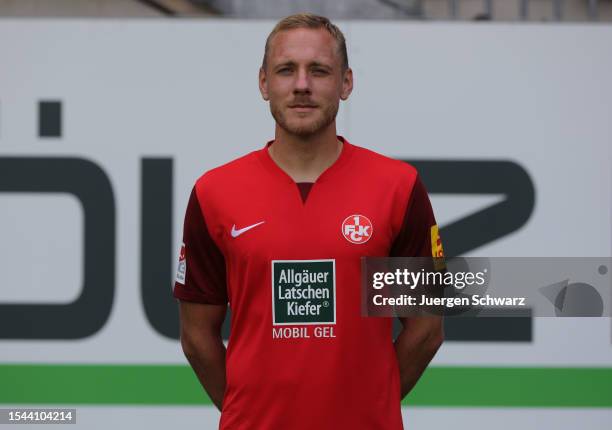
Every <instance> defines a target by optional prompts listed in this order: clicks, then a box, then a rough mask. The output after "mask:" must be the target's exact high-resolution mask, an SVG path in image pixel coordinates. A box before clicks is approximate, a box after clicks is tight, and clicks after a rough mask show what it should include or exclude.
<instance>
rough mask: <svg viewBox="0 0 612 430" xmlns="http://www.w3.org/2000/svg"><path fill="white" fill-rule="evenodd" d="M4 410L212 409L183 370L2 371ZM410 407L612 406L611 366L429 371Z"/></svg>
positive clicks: (16, 367) (18, 367) (15, 367)
mask: <svg viewBox="0 0 612 430" xmlns="http://www.w3.org/2000/svg"><path fill="white" fill-rule="evenodd" d="M0 404H77V405H78V404H81V405H211V402H210V400H209V399H208V398H207V397H206V396H205V394H204V393H203V390H202V389H201V388H200V385H199V383H198V381H197V379H196V377H195V376H194V374H193V372H192V370H191V368H189V367H188V366H184V365H27V364H4V365H0ZM404 404H406V405H415V406H447V407H489V406H490V407H495V406H498V407H605V408H610V407H612V368H556V367H555V368H545V367H538V368H505V367H444V366H437V367H431V368H429V369H428V370H427V371H426V372H425V374H424V375H423V377H422V378H421V381H419V384H418V385H417V387H416V388H415V389H414V391H413V392H412V393H411V394H410V395H409V396H408V397H407V398H406V399H405V400H404Z"/></svg>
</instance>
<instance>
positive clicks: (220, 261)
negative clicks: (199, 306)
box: [173, 188, 228, 305]
mask: <svg viewBox="0 0 612 430" xmlns="http://www.w3.org/2000/svg"><path fill="white" fill-rule="evenodd" d="M173 294H174V297H176V298H177V299H180V300H185V301H188V302H198V303H205V304H212V305H224V304H227V302H228V298H227V285H226V276H225V258H224V257H223V254H222V253H221V250H219V248H218V247H217V245H216V244H215V242H214V240H213V239H212V237H211V236H210V233H209V231H208V228H207V226H206V221H205V219H204V215H203V213H202V209H201V207H200V203H199V201H198V197H197V194H196V191H195V188H194V189H193V190H192V192H191V195H190V196H189V203H188V204H187V211H186V213H185V223H184V225H183V245H182V247H181V254H180V256H179V264H178V271H177V275H176V281H175V284H174V292H173Z"/></svg>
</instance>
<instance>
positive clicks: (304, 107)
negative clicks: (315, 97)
mask: <svg viewBox="0 0 612 430" xmlns="http://www.w3.org/2000/svg"><path fill="white" fill-rule="evenodd" d="M316 108H317V106H316V105H309V104H295V105H289V109H291V110H294V111H295V112H311V111H313V110H314V109H316Z"/></svg>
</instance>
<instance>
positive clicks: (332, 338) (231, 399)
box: [174, 137, 440, 430]
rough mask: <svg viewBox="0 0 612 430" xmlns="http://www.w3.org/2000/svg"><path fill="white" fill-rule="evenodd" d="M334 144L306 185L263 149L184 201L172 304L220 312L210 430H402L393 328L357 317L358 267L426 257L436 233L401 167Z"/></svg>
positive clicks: (201, 183)
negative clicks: (222, 350)
mask: <svg viewBox="0 0 612 430" xmlns="http://www.w3.org/2000/svg"><path fill="white" fill-rule="evenodd" d="M339 139H340V140H341V141H342V142H343V148H342V152H341V154H340V156H339V158H338V159H337V160H336V162H335V163H334V164H333V165H332V166H331V167H329V168H328V169H327V170H326V171H324V172H323V173H322V174H321V176H320V177H319V178H318V179H317V180H316V182H315V183H314V184H296V183H295V182H294V181H293V180H292V179H291V178H290V177H289V176H288V175H287V174H286V173H285V172H284V171H283V170H281V169H280V168H279V167H278V166H277V165H276V163H275V162H274V161H273V160H272V158H271V157H270V155H269V153H268V148H267V147H268V146H269V145H270V144H271V143H268V145H267V146H266V147H265V148H263V149H261V150H258V151H255V152H252V153H250V154H248V155H246V156H244V157H242V158H239V159H237V160H235V161H232V162H230V163H228V164H226V165H224V166H221V167H218V168H216V169H213V170H211V171H209V172H207V173H206V174H204V175H203V176H202V177H201V178H200V179H198V181H197V182H196V184H195V187H194V189H193V191H192V194H191V197H190V199H189V204H188V207H187V214H186V217H185V225H184V233H183V242H184V246H183V249H182V251H181V259H180V263H179V273H178V276H177V282H176V284H175V288H174V296H175V297H177V298H178V299H180V300H186V301H194V302H200V303H208V304H219V305H221V304H226V303H229V306H230V308H231V311H232V313H231V334H230V339H229V342H228V348H227V356H226V380H227V385H226V390H225V395H224V399H223V410H222V413H221V421H220V428H221V429H232V430H235V429H236V430H243V429H244V430H252V429H258V430H268V429H270V430H273V429H274V430H275V429H282V430H287V429H291V430H302V429H304V430H312V429H317V430H326V429H330V430H331V429H333V430H337V429H385V430H397V429H402V417H401V410H400V381H399V370H398V364H397V358H396V354H395V350H394V347H393V343H392V332H391V329H392V320H391V319H388V318H365V317H362V316H361V290H360V282H361V265H360V264H361V263H360V259H361V257H362V256H432V255H435V254H436V253H439V251H440V249H438V248H439V246H438V237H437V227H436V226H435V220H434V217H433V213H432V209H431V205H430V203H429V199H428V197H427V193H426V191H425V189H424V187H423V185H422V184H421V182H420V180H419V178H418V175H417V172H416V170H415V169H414V168H413V167H412V166H410V165H408V164H406V163H404V162H400V161H397V160H393V159H390V158H387V157H384V156H382V155H379V154H377V153H374V152H372V151H369V150H367V149H364V148H360V147H357V146H354V145H351V144H350V143H349V142H347V141H346V140H345V139H343V138H341V137H339ZM432 233H433V241H432Z"/></svg>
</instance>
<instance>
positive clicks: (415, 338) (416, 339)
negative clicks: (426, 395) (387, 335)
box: [395, 316, 444, 399]
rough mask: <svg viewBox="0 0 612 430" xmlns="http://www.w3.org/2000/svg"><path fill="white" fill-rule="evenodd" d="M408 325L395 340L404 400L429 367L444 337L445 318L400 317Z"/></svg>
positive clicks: (404, 324) (405, 325)
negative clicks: (443, 322) (443, 320)
mask: <svg viewBox="0 0 612 430" xmlns="http://www.w3.org/2000/svg"><path fill="white" fill-rule="evenodd" d="M400 321H401V322H402V324H403V326H404V328H403V329H402V331H401V332H400V334H399V336H398V337H397V339H396V340H395V353H396V355H397V361H398V363H399V370H400V383H401V398H402V399H403V398H404V397H405V396H406V395H407V394H408V393H409V392H410V390H412V388H413V387H414V386H415V385H416V383H417V381H418V380H419V378H420V377H421V375H422V374H423V372H424V371H425V369H426V368H427V365H428V364H429V362H430V361H431V359H432V358H433V357H434V355H435V354H436V351H437V350H438V348H439V347H440V345H442V341H443V340H444V328H443V325H442V317H435V316H427V317H411V318H400Z"/></svg>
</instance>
